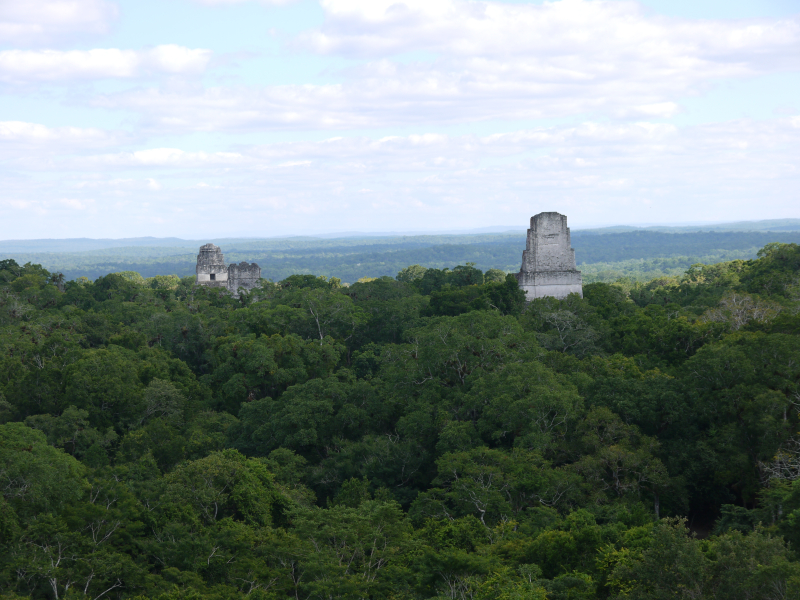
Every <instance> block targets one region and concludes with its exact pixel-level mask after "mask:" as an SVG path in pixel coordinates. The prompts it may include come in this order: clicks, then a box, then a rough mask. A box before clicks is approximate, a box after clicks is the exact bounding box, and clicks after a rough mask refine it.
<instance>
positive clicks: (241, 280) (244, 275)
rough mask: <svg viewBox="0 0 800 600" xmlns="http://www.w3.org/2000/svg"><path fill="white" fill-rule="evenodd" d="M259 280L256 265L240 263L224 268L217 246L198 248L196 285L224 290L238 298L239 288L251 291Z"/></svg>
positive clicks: (258, 271)
mask: <svg viewBox="0 0 800 600" xmlns="http://www.w3.org/2000/svg"><path fill="white" fill-rule="evenodd" d="M260 279H261V267H259V266H258V265H257V264H256V263H246V262H240V263H239V264H238V265H237V264H232V265H230V266H225V256H224V255H223V254H222V251H221V250H220V247H219V246H215V245H214V244H206V245H205V246H200V254H198V255H197V285H202V286H205V287H222V288H226V289H227V290H228V291H230V293H231V294H233V297H234V298H238V297H239V288H244V289H246V290H251V289H253V288H254V287H256V286H257V285H258V281H259V280H260Z"/></svg>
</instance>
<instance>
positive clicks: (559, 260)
mask: <svg viewBox="0 0 800 600" xmlns="http://www.w3.org/2000/svg"><path fill="white" fill-rule="evenodd" d="M517 282H518V283H519V287H520V288H521V289H523V290H524V291H525V296H526V297H527V299H528V300H533V299H534V298H543V297H545V296H552V297H554V298H566V297H567V296H568V295H570V294H573V293H575V294H578V295H580V297H581V298H583V280H582V279H581V272H580V271H578V270H577V269H576V267H575V250H573V249H572V247H571V242H570V238H569V227H567V217H566V216H565V215H562V214H560V213H557V212H543V213H539V214H538V215H536V216H534V217H531V228H530V229H528V241H527V243H526V245H525V251H524V252H523V253H522V267H520V270H519V273H517Z"/></svg>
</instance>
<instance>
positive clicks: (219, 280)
mask: <svg viewBox="0 0 800 600" xmlns="http://www.w3.org/2000/svg"><path fill="white" fill-rule="evenodd" d="M196 272H197V283H198V284H199V285H204V286H207V287H227V286H228V267H227V266H225V256H224V255H223V254H222V251H221V250H220V248H219V246H215V245H214V244H206V245H204V246H200V253H199V254H198V255H197V268H196Z"/></svg>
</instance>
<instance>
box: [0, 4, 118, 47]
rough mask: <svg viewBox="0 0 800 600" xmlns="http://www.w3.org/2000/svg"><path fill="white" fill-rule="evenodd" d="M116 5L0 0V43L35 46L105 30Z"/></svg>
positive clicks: (108, 25)
mask: <svg viewBox="0 0 800 600" xmlns="http://www.w3.org/2000/svg"><path fill="white" fill-rule="evenodd" d="M117 13H118V9H117V5H116V4H115V3H113V2H108V1H106V0H4V1H2V2H0V44H4V45H14V46H36V45H48V44H53V43H56V42H59V41H62V40H65V39H75V38H78V37H79V36H80V37H84V36H85V35H86V34H94V35H99V34H104V33H107V32H108V30H109V27H110V24H111V22H112V21H114V19H116V17H117Z"/></svg>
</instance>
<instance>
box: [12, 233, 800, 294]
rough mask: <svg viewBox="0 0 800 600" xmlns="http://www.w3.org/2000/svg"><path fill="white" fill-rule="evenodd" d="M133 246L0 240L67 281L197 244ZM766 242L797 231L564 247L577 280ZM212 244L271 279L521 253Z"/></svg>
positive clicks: (487, 245)
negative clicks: (253, 264) (579, 276)
mask: <svg viewBox="0 0 800 600" xmlns="http://www.w3.org/2000/svg"><path fill="white" fill-rule="evenodd" d="M134 241H135V242H138V245H136V246H133V245H131V246H127V247H107V248H94V246H95V245H97V244H100V243H102V242H105V240H43V241H42V242H41V243H40V245H39V246H34V245H33V242H29V243H20V242H0V252H3V248H4V247H6V246H7V247H9V248H14V251H13V252H11V251H6V252H5V254H7V255H8V256H10V257H12V258H15V259H16V260H17V262H18V263H20V264H22V263H26V262H32V263H40V264H42V265H44V266H45V267H46V268H48V269H50V270H55V271H60V272H62V273H63V274H64V275H65V277H66V278H67V279H77V278H78V277H82V276H84V277H88V278H89V279H92V280H94V279H96V278H97V277H101V276H103V275H106V274H107V273H113V272H116V271H135V272H138V273H141V274H142V275H144V276H145V277H152V276H155V275H172V274H177V275H180V276H188V275H192V274H194V272H195V263H196V260H197V248H198V247H199V246H200V245H201V244H204V243H205V241H197V242H194V243H188V242H185V241H183V240H174V239H167V240H151V241H150V242H149V243H150V245H149V246H147V245H143V244H145V243H147V240H145V239H141V240H131V241H130V243H131V244H133V242H134ZM45 242H47V243H45ZM770 242H787V243H788V242H793V243H800V232H798V231H793V232H788V231H787V232H780V233H778V232H747V231H736V232H708V231H706V232H693V233H666V232H660V231H648V230H645V231H628V232H620V233H611V234H602V235H600V234H596V233H592V232H584V231H575V232H573V233H572V245H573V246H574V247H575V254H576V258H577V261H578V265H579V267H580V269H581V270H582V271H583V280H584V282H586V283H592V282H596V281H603V282H614V281H616V280H617V279H619V278H621V277H625V278H630V279H632V280H634V281H645V280H649V279H653V278H654V277H662V276H675V275H681V274H682V273H683V272H684V271H685V270H686V269H688V268H689V267H690V266H692V265H693V264H695V263H705V264H711V263H717V262H722V261H730V260H733V259H752V258H755V257H756V253H757V252H758V249H759V248H761V247H762V246H764V245H766V244H767V243H770ZM215 243H218V244H220V245H221V246H222V249H223V251H224V252H225V257H226V259H227V260H228V262H240V261H243V260H246V261H248V262H257V263H258V264H259V265H260V266H261V269H262V275H263V276H264V277H265V278H268V279H272V280H273V281H278V280H281V279H284V278H286V277H288V276H290V275H292V274H295V273H306V274H314V275H324V276H327V277H338V278H339V279H341V280H342V281H346V282H353V281H357V280H358V279H361V278H362V277H383V276H394V274H395V273H397V272H398V271H399V270H400V269H402V268H404V267H405V266H407V265H410V264H420V265H423V266H425V267H430V268H436V269H442V268H445V267H451V266H452V265H456V264H466V263H468V262H473V263H475V265H476V266H477V267H478V268H479V269H482V270H488V269H491V268H498V269H501V270H503V271H506V272H508V273H515V272H517V271H518V270H519V266H520V262H521V258H522V250H523V249H524V248H525V232H524V231H520V232H519V233H515V234H509V233H506V234H471V235H426V236H403V237H399V236H397V237H371V238H363V237H362V238H357V237H356V238H340V239H329V240H323V239H314V238H286V239H274V240H216V241H215ZM159 244H163V246H160V245H159ZM34 250H37V251H34ZM45 250H47V251H45ZM79 250H81V251H79Z"/></svg>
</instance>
